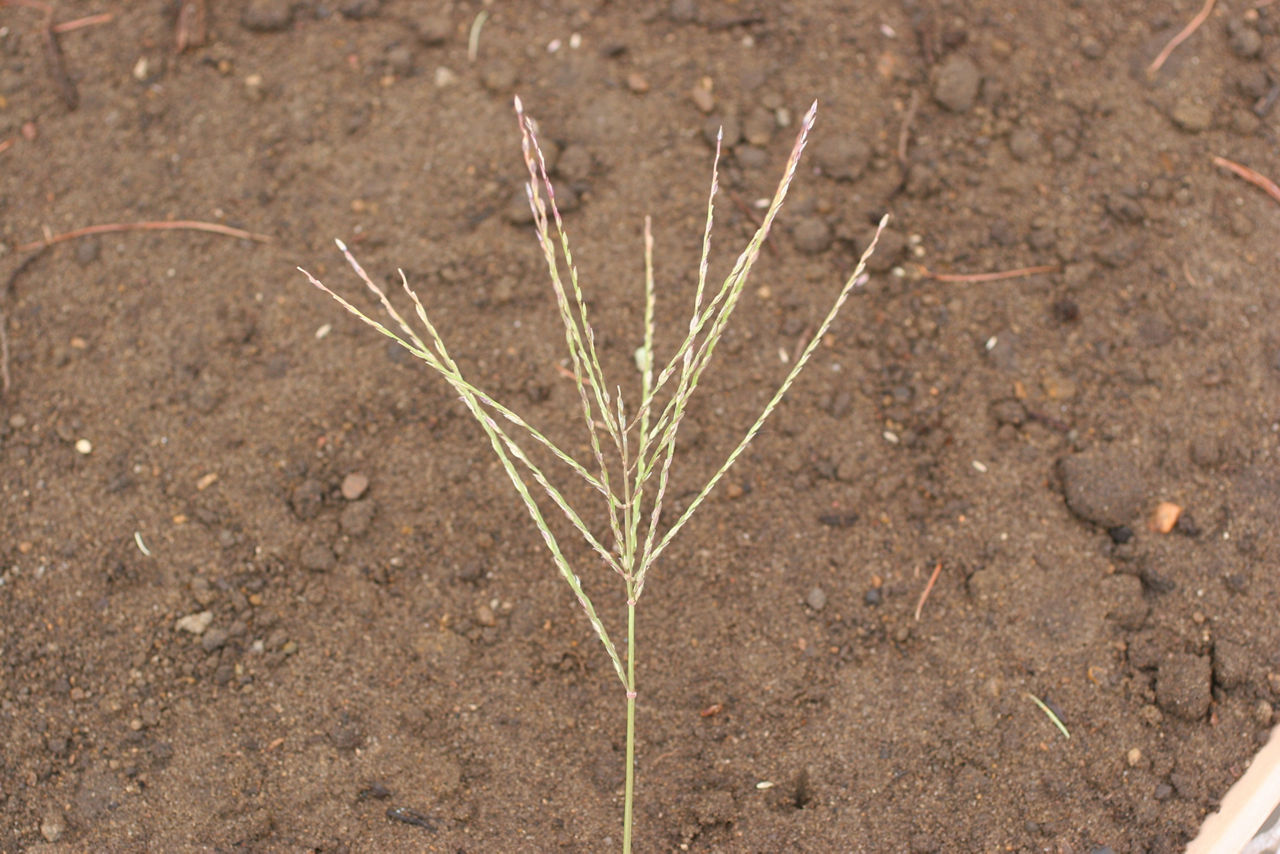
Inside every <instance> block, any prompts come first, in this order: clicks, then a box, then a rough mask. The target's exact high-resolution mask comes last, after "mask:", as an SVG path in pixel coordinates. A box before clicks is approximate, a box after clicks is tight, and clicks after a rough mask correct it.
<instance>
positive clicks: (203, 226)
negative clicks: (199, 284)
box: [17, 219, 271, 252]
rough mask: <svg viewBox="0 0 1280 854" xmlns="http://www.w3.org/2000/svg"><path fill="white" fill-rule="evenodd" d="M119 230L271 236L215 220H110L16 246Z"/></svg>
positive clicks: (30, 248) (24, 249)
mask: <svg viewBox="0 0 1280 854" xmlns="http://www.w3.org/2000/svg"><path fill="white" fill-rule="evenodd" d="M121 231H207V232H209V233H211V234H221V235H223V236H224V237H239V238H241V239H242V240H253V241H256V242H258V243H270V242H271V237H270V236H269V235H266V234H255V233H254V232H252V231H245V230H244V229H242V228H232V227H231V226H229V225H219V224H218V223H216V222H199V221H197V220H190V219H179V220H172V221H154V222H111V223H106V224H104V225H90V226H87V227H85V228H77V229H76V230H75V231H68V232H66V233H65V234H54V235H50V236H48V237H46V238H45V239H44V240H34V241H32V242H31V243H23V244H22V245H20V246H18V247H17V251H19V252H32V251H34V250H36V249H44V248H45V247H47V246H52V245H54V244H55V243H65V242H66V241H68V240H75V239H76V238H78V237H89V236H90V235H94V234H113V233H116V232H121Z"/></svg>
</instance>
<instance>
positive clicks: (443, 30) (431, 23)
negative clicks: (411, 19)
mask: <svg viewBox="0 0 1280 854" xmlns="http://www.w3.org/2000/svg"><path fill="white" fill-rule="evenodd" d="M417 32H418V41H419V42H421V43H422V44H423V45H424V46H425V47H435V46H436V45H442V44H444V43H445V42H446V41H448V40H449V36H450V34H451V33H452V32H453V24H452V23H451V22H450V21H449V18H448V16H447V15H428V16H427V17H425V18H423V19H422V20H420V21H418V26H417Z"/></svg>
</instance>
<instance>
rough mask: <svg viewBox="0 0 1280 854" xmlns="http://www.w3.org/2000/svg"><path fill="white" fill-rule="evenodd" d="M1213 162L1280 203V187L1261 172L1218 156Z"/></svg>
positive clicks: (1215, 156)
mask: <svg viewBox="0 0 1280 854" xmlns="http://www.w3.org/2000/svg"><path fill="white" fill-rule="evenodd" d="M1213 162H1214V163H1215V164H1217V165H1218V166H1221V167H1222V168H1223V169H1230V170H1231V171H1232V172H1234V173H1236V174H1237V175H1239V176H1240V177H1241V178H1243V179H1245V180H1246V181H1248V182H1249V183H1250V184H1253V185H1254V186H1256V187H1260V188H1261V189H1262V191H1263V192H1264V193H1266V194H1267V195H1268V196H1270V197H1271V198H1273V199H1275V200H1276V201H1277V202H1280V186H1276V182H1275V181H1272V180H1271V179H1270V178H1268V177H1267V176H1266V175H1263V174H1262V173H1261V172H1256V171H1254V170H1253V169H1250V168H1249V167H1248V166H1244V165H1241V164H1239V163H1236V162H1235V161H1234V160H1228V159H1227V158H1225V157H1218V156H1217V155H1214V158H1213Z"/></svg>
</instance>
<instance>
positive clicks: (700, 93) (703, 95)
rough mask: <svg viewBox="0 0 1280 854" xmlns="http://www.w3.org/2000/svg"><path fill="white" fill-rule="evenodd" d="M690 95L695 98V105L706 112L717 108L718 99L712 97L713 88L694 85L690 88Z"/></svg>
mask: <svg viewBox="0 0 1280 854" xmlns="http://www.w3.org/2000/svg"><path fill="white" fill-rule="evenodd" d="M689 97H690V98H692V99H693V103H694V105H695V106H696V107H697V108H698V109H699V110H701V111H702V112H704V113H710V112H711V111H712V110H714V109H715V108H716V99H715V98H714V97H712V95H711V90H710V89H708V88H707V87H705V86H694V87H693V88H692V89H690V90H689Z"/></svg>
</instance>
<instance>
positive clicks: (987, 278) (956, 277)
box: [924, 264, 1058, 282]
mask: <svg viewBox="0 0 1280 854" xmlns="http://www.w3.org/2000/svg"><path fill="white" fill-rule="evenodd" d="M1057 271H1058V265H1057V264H1042V265H1041V266H1039V267H1019V268H1018V269H1016V270H1003V271H1001V272H999V273H935V272H933V271H932V270H930V269H929V268H928V267H925V268H924V276H925V278H926V279H933V280H934V281H937V282H995V281H998V280H1000V279H1017V278H1021V277H1022V276H1034V275H1036V274H1038V273H1056V272H1057Z"/></svg>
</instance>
